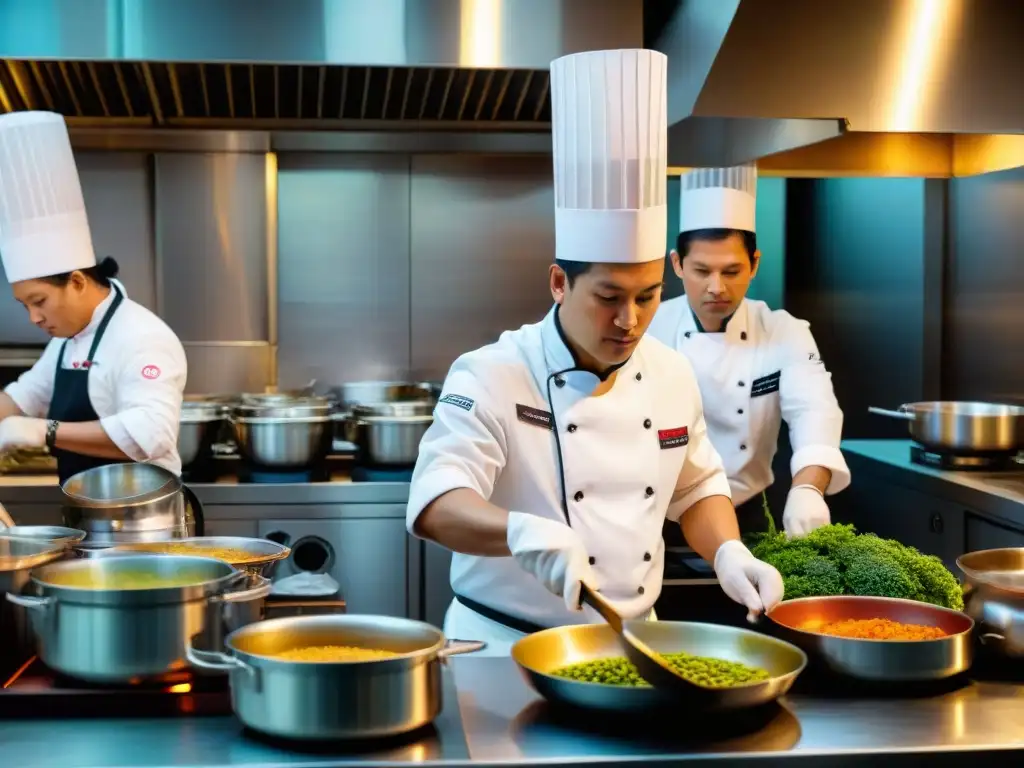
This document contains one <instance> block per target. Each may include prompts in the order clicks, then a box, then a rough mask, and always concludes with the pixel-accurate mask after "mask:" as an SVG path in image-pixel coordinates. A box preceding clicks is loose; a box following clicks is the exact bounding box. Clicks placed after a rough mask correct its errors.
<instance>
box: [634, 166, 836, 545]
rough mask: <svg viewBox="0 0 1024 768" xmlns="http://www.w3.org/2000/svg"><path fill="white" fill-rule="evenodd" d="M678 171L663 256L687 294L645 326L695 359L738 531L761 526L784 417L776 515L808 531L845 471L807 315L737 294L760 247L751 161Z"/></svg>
mask: <svg viewBox="0 0 1024 768" xmlns="http://www.w3.org/2000/svg"><path fill="white" fill-rule="evenodd" d="M681 182H682V187H681V190H680V200H679V209H680V217H679V237H678V240H677V243H676V248H675V250H673V251H672V254H671V259H672V268H673V269H674V270H675V273H676V275H677V276H678V277H679V278H680V279H681V280H682V281H683V289H684V291H685V295H684V296H680V297H679V298H676V299H671V300H669V301H666V302H665V303H664V304H662V305H661V307H660V308H659V309H658V312H657V314H656V315H655V318H654V321H653V322H652V323H651V327H650V334H651V335H652V336H654V337H656V338H658V339H660V340H661V341H663V342H664V343H666V344H668V345H669V346H671V347H673V348H675V349H677V350H679V351H681V352H682V353H683V354H685V355H686V357H687V358H688V359H689V360H690V363H691V364H692V365H693V370H694V372H695V373H696V375H697V381H698V383H699V384H700V392H701V397H702V398H703V401H704V417H705V419H706V421H707V427H708V434H709V435H710V436H711V442H712V444H713V445H714V446H715V448H716V449H717V450H718V452H719V453H720V454H721V456H722V459H723V461H724V462H725V469H726V471H727V473H728V475H729V485H730V487H731V489H732V499H733V502H734V503H735V504H736V507H737V514H738V516H739V519H740V527H741V529H742V530H744V531H745V532H746V531H748V530H763V529H764V527H765V518H764V511H763V508H762V503H761V493H762V491H764V490H765V489H766V488H767V487H768V486H770V485H771V484H772V482H773V481H774V479H775V478H774V475H773V473H772V460H773V459H774V457H775V453H776V450H777V447H778V439H779V427H780V424H781V420H782V419H785V420H786V424H787V425H788V426H789V434H790V442H791V443H792V446H793V459H792V462H791V467H792V473H793V484H792V487H791V488H790V490H789V494H788V496H787V498H786V507H785V510H784V511H783V515H782V522H783V527H784V528H785V530H786V532H787V533H788V534H790V535H800V534H805V533H808V532H810V531H812V530H814V529H815V528H817V527H819V526H822V525H827V524H828V523H829V520H830V516H829V509H828V504H827V503H826V501H825V497H826V496H827V495H831V494H834V493H838V492H839V491H841V490H843V489H844V488H845V487H846V486H847V485H849V483H850V470H849V468H848V467H847V465H846V460H845V459H844V458H843V454H842V452H841V451H840V450H839V441H840V435H841V433H842V428H843V412H842V411H841V410H840V409H839V404H838V403H837V402H836V397H835V393H834V392H833V389H832V376H831V374H830V373H829V372H828V369H827V368H826V367H825V363H824V361H823V360H822V359H821V356H820V355H819V354H818V347H817V345H816V344H815V343H814V337H813V336H811V331H810V328H809V325H808V323H807V322H805V321H803V320H798V319H797V318H795V317H793V316H792V315H791V314H789V313H788V312H786V311H785V310H781V309H779V310H774V311H773V310H772V309H770V308H769V307H768V305H767V304H765V303H764V302H763V301H755V300H751V299H747V298H745V297H746V293H747V289H748V288H749V287H750V281H751V280H752V279H753V278H754V275H756V274H757V267H758V264H759V262H760V259H761V253H760V251H758V250H757V234H756V229H755V209H756V193H757V168H756V166H755V165H752V164H751V165H743V166H737V167H733V168H701V169H697V170H693V171H691V172H689V173H686V174H684V175H683V176H682V179H681ZM747 502H749V503H747Z"/></svg>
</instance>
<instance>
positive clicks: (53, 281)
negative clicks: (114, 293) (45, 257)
mask: <svg viewBox="0 0 1024 768" xmlns="http://www.w3.org/2000/svg"><path fill="white" fill-rule="evenodd" d="M120 271H121V268H120V267H119V266H118V265H117V262H116V261H115V260H114V259H112V258H111V257H110V256H107V257H105V258H104V259H103V261H101V262H100V263H99V264H97V265H96V266H95V267H89V268H88V269H76V270H75V272H81V273H82V274H83V275H85V276H86V277H87V278H88V279H89V280H92V281H93V282H94V283H99V284H100V285H102V286H103V287H104V288H109V287H110V281H111V280H112V279H114V278H115V277H117V273H118V272H120ZM75 272H65V273H63V274H60V275H50V276H49V277H41V278H39V279H40V280H42V281H43V282H44V283H49V284H50V285H55V286H57V287H58V288H63V287H64V286H65V285H67V284H68V282H69V281H70V280H71V276H72V275H73V274H74V273H75Z"/></svg>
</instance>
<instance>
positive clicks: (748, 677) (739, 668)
mask: <svg viewBox="0 0 1024 768" xmlns="http://www.w3.org/2000/svg"><path fill="white" fill-rule="evenodd" d="M661 657H662V658H663V659H664V660H665V661H667V662H668V663H669V664H670V665H671V666H672V668H673V669H675V670H676V672H678V673H679V675H680V676H681V677H684V678H686V679H687V680H689V681H690V682H691V683H696V684H697V685H702V686H704V687H705V688H733V687H735V686H737V685H745V684H747V683H753V682H758V681H760V680H767V679H768V678H769V677H770V675H769V674H768V672H766V671H765V670H763V669H759V668H757V667H748V666H747V665H746V664H740V663H739V662H735V661H725V660H724V659H714V658H710V657H708V656H694V655H692V654H689V653H663V654H661ZM551 674H553V675H555V676H556V677H564V678H568V679H569V680H576V681H577V682H581V683H599V684H601V685H618V686H626V687H630V688H645V687H650V683H648V682H647V681H646V680H644V679H643V678H642V677H640V673H639V672H638V671H637V668H636V667H634V666H633V665H632V664H631V663H630V662H629V661H628V660H627V659H626V658H624V657H614V658H608V659H595V660H593V661H581V662H579V663H577V664H570V665H569V666H566V667H562V668H560V669H556V670H555V671H554V672H552V673H551Z"/></svg>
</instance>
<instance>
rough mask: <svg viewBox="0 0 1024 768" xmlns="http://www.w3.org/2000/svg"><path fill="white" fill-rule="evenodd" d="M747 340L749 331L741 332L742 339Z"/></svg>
mask: <svg viewBox="0 0 1024 768" xmlns="http://www.w3.org/2000/svg"><path fill="white" fill-rule="evenodd" d="M746 340H747V332H746V331H743V332H741V333H740V341H746Z"/></svg>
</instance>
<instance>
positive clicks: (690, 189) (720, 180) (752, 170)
mask: <svg viewBox="0 0 1024 768" xmlns="http://www.w3.org/2000/svg"><path fill="white" fill-rule="evenodd" d="M680 181H681V183H682V186H681V188H680V190H679V231H680V232H692V231H694V230H696V229H738V230H741V231H743V232H755V231H756V229H755V227H754V219H755V211H756V208H757V165H756V164H754V163H747V164H745V165H736V166H732V167H730V168H696V169H694V170H692V171H689V172H687V173H684V174H683V175H682V176H681V177H680Z"/></svg>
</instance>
